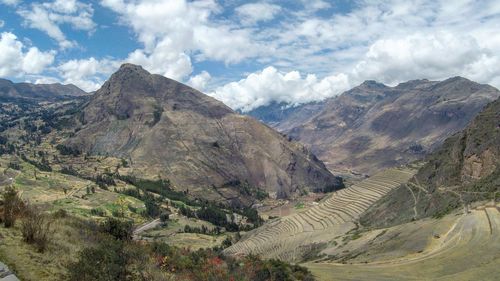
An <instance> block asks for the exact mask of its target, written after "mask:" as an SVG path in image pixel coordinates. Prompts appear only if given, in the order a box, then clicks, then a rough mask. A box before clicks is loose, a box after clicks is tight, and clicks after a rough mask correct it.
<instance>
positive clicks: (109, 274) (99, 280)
mask: <svg viewBox="0 0 500 281" xmlns="http://www.w3.org/2000/svg"><path fill="white" fill-rule="evenodd" d="M127 264H128V256H127V254H126V252H125V251H124V247H123V242H121V241H116V240H110V239H105V240H103V241H100V243H99V244H98V245H97V246H96V247H91V248H86V249H83V250H82V251H81V252H80V253H79V255H78V261H77V262H74V263H71V264H69V266H68V271H69V277H70V278H69V280H73V281H113V280H117V281H118V280H127V275H128V271H127Z"/></svg>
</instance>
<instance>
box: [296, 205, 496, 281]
mask: <svg viewBox="0 0 500 281" xmlns="http://www.w3.org/2000/svg"><path fill="white" fill-rule="evenodd" d="M414 223H416V224H417V225H418V227H414V226H412V224H414ZM429 226H431V227H429ZM444 226H447V227H444ZM396 228H397V229H396ZM429 228H432V232H433V233H436V232H437V233H441V234H442V235H440V236H436V234H430V233H427V234H426V229H429ZM380 231H382V232H383V233H385V235H389V236H390V237H395V236H394V235H392V234H390V233H392V232H394V231H396V232H397V233H399V235H398V237H397V238H396V239H388V240H387V241H386V242H385V243H381V245H378V244H379V243H380V242H379V241H377V240H379V239H382V240H384V238H383V237H382V236H384V234H382V235H378V234H377V235H376V238H375V239H373V236H372V235H371V233H365V234H364V235H363V238H361V239H359V240H365V241H359V242H358V240H356V243H357V244H360V245H366V247H367V248H366V249H369V250H368V251H367V252H364V253H361V254H360V255H358V256H356V257H355V258H354V259H352V260H349V261H348V262H347V263H346V262H343V263H339V262H324V261H321V262H314V263H308V264H306V266H307V267H308V268H309V269H310V270H311V271H312V272H313V273H314V275H315V276H316V277H317V278H318V280H325V281H326V280H453V281H458V280H498V276H500V268H499V267H498V265H499V264H500V263H499V262H500V207H499V205H498V203H497V204H496V205H492V204H488V205H487V206H482V207H478V208H477V209H474V210H471V212H470V213H469V214H467V215H460V212H458V214H450V215H448V216H447V217H445V218H443V219H441V220H428V221H419V222H412V223H408V224H406V225H402V226H396V227H392V228H388V229H384V230H375V231H374V232H380ZM373 234H375V233H373ZM429 236H430V237H429ZM364 237H366V238H364ZM381 237H382V238H381ZM409 237H411V238H413V239H411V240H408V239H407V238H409ZM393 240H401V241H404V242H396V243H393ZM415 240H421V241H425V240H427V241H428V242H426V243H425V244H426V245H425V246H424V247H423V248H421V249H420V250H419V251H416V252H413V253H411V252H408V253H406V255H403V256H400V257H397V258H394V259H387V258H384V257H387V256H389V257H390V256H393V255H395V254H396V255H397V254H399V253H401V252H402V251H401V249H402V248H404V247H402V245H403V246H404V245H407V244H411V243H413V244H414V241H415ZM360 245H358V248H363V247H362V246H360ZM395 246H397V247H395ZM351 250H354V251H356V250H355V249H351ZM346 252H348V251H346Z"/></svg>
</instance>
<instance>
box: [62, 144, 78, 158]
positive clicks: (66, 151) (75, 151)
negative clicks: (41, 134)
mask: <svg viewBox="0 0 500 281" xmlns="http://www.w3.org/2000/svg"><path fill="white" fill-rule="evenodd" d="M56 149H57V150H58V151H59V153H61V155H72V156H78V155H81V154H82V152H81V151H80V150H78V149H76V148H73V147H69V146H66V145H63V144H58V145H56Z"/></svg>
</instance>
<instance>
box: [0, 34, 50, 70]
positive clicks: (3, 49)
mask: <svg viewBox="0 0 500 281" xmlns="http://www.w3.org/2000/svg"><path fill="white" fill-rule="evenodd" d="M54 56H55V52H54V51H49V52H42V51H40V50H38V48H36V47H31V48H29V49H28V50H27V51H26V46H24V45H23V43H21V42H20V41H19V40H18V39H17V37H16V35H14V34H12V33H10V32H2V33H1V35H0V76H2V77H8V76H16V77H19V76H23V75H29V74H38V73H41V72H42V71H43V70H44V69H45V68H46V67H48V66H49V65H51V64H52V62H53V61H54Z"/></svg>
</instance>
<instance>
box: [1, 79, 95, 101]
mask: <svg viewBox="0 0 500 281" xmlns="http://www.w3.org/2000/svg"><path fill="white" fill-rule="evenodd" d="M88 95H90V93H87V92H85V91H83V90H82V89H80V88H78V87H77V86H75V85H73V84H60V83H53V84H31V83H26V82H21V83H14V82H12V81H10V80H8V79H3V78H0V98H2V99H26V100H36V101H55V100H57V99H64V98H71V97H81V96H88Z"/></svg>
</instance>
